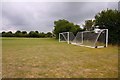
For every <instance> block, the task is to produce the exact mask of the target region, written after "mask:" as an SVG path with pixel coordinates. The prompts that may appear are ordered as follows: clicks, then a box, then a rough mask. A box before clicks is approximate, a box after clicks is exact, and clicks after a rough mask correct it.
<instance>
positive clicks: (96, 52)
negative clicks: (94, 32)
mask: <svg viewBox="0 0 120 80" xmlns="http://www.w3.org/2000/svg"><path fill="white" fill-rule="evenodd" d="M2 63H3V65H2V70H3V71H2V76H3V77H4V78H117V77H118V48H117V46H111V45H109V46H108V47H107V48H102V49H97V48H95V49H92V48H86V47H80V46H75V45H72V44H67V43H59V42H58V40H56V39H48V38H46V39H45V38H3V39H2Z"/></svg>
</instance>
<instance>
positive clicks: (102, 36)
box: [60, 30, 108, 47]
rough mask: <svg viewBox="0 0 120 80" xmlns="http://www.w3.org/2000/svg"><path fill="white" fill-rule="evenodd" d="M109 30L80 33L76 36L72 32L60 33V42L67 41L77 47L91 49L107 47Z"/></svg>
mask: <svg viewBox="0 0 120 80" xmlns="http://www.w3.org/2000/svg"><path fill="white" fill-rule="evenodd" d="M107 33H108V32H107V30H100V31H97V32H96V31H84V32H78V33H77V34H76V36H75V35H74V34H73V33H72V32H64V33H60V41H66V42H69V43H72V44H76V45H84V46H90V47H98V46H103V47H107V46H106V43H107V40H106V39H107V38H106V37H107V35H106V34H107Z"/></svg>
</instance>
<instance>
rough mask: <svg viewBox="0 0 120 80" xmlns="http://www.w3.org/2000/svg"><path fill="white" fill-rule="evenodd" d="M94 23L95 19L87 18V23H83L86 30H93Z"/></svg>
mask: <svg viewBox="0 0 120 80" xmlns="http://www.w3.org/2000/svg"><path fill="white" fill-rule="evenodd" d="M93 25H94V20H86V21H85V25H83V26H84V29H85V30H87V31H90V30H92V26H93Z"/></svg>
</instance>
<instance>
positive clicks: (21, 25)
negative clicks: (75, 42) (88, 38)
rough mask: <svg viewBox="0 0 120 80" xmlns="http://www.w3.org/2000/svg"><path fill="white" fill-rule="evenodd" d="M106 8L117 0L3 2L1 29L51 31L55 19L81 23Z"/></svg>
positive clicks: (115, 4) (114, 6)
mask: <svg viewBox="0 0 120 80" xmlns="http://www.w3.org/2000/svg"><path fill="white" fill-rule="evenodd" d="M107 8H111V9H117V2H38V3H36V2H11V3H9V2H4V3H3V5H2V13H3V15H2V18H3V25H2V27H3V30H12V29H14V30H16V29H19V30H27V31H31V30H38V31H42V32H43V31H44V32H48V31H52V29H53V26H54V24H53V22H54V21H55V20H58V19H67V20H69V21H71V22H74V23H76V24H81V23H83V22H84V21H85V20H86V19H93V18H94V16H95V14H97V13H98V12H100V11H101V10H104V9H107Z"/></svg>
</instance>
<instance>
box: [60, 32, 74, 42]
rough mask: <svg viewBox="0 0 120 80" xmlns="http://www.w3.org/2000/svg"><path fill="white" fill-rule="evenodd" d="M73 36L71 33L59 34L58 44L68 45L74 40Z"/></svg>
mask: <svg viewBox="0 0 120 80" xmlns="http://www.w3.org/2000/svg"><path fill="white" fill-rule="evenodd" d="M74 38H75V36H74V34H73V33H72V32H62V33H59V42H67V43H68V44H70V43H71V42H72V41H73V40H74Z"/></svg>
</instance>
